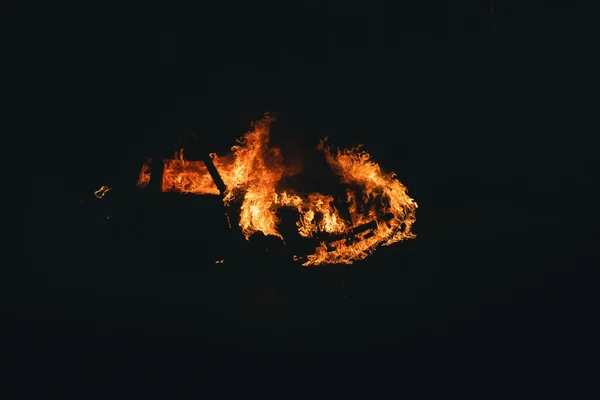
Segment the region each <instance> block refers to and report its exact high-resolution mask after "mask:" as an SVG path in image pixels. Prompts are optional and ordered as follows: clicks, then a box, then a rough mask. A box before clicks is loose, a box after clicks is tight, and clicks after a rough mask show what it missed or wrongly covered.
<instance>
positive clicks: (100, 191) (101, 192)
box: [94, 186, 111, 199]
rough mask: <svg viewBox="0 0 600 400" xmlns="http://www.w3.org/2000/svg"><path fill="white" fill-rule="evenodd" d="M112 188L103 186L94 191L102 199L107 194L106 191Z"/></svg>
mask: <svg viewBox="0 0 600 400" xmlns="http://www.w3.org/2000/svg"><path fill="white" fill-rule="evenodd" d="M110 190H111V189H110V188H109V187H108V186H102V187H101V188H100V189H98V190H96V191H95V192H94V196H96V197H97V198H99V199H101V198H103V197H104V196H105V195H106V193H108V192H110Z"/></svg>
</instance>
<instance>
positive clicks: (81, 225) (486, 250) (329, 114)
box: [1, 1, 598, 398]
mask: <svg viewBox="0 0 600 400" xmlns="http://www.w3.org/2000/svg"><path fill="white" fill-rule="evenodd" d="M395 3H398V2H377V1H376V2H369V3H368V5H367V3H365V2H321V1H304V2H298V3H297V4H296V5H293V6H292V5H288V4H285V5H283V3H281V2H271V3H270V4H260V5H259V4H254V3H253V4H247V5H238V4H233V3H232V4H223V5H219V6H202V7H189V8H187V9H172V8H171V9H148V8H145V9H144V8H142V9H135V10H126V9H103V8H102V7H100V6H99V7H98V8H93V7H89V8H87V7H85V8H81V9H70V8H66V9H64V10H59V9H52V10H48V11H51V12H50V13H48V14H46V13H45V12H44V11H43V10H41V11H38V13H36V16H35V19H33V20H32V21H31V22H30V24H31V26H32V28H33V27H35V29H31V30H29V31H27V30H26V31H25V33H23V34H22V36H23V37H19V39H27V40H24V41H26V42H27V43H28V44H27V45H23V51H24V52H30V53H32V54H34V57H35V58H36V60H35V62H34V64H35V67H34V68H33V70H34V71H35V72H34V73H32V77H31V80H32V82H34V85H35V89H37V90H36V93H39V95H36V96H32V97H34V98H35V101H36V102H37V103H39V105H40V106H41V107H39V108H40V109H41V111H40V112H36V113H33V112H32V114H33V115H31V116H30V118H31V120H35V121H36V122H41V125H42V128H40V131H39V134H35V135H23V145H29V144H30V143H34V146H31V152H30V154H31V157H32V158H35V159H36V160H39V165H33V164H32V165H31V171H30V173H28V174H27V180H31V184H28V188H29V190H30V193H31V195H30V201H29V202H28V203H27V207H26V211H25V213H24V214H23V222H24V225H23V226H24V230H23V235H22V236H23V238H24V240H23V250H22V256H21V257H19V259H20V260H21V261H22V262H20V263H19V267H18V268H17V267H15V268H11V272H15V274H14V275H15V276H14V278H13V277H11V278H10V279H6V280H4V282H7V283H8V285H7V286H8V287H7V288H6V289H4V290H3V295H4V296H3V297H4V298H5V300H3V302H2V304H1V306H2V308H1V310H2V325H3V337H2V342H3V344H2V346H3V350H2V351H3V352H5V354H6V355H5V356H3V357H2V359H3V366H5V367H6V369H7V372H8V374H7V375H5V377H4V378H3V379H5V380H6V382H9V385H8V386H7V388H8V389H7V390H8V393H9V397H8V398H49V396H55V397H57V398H64V397H66V396H69V395H74V396H77V397H85V398H93V397H94V396H96V397H98V398H100V397H102V398H105V397H106V396H105V395H106V394H110V396H111V397H114V396H115V395H116V396H117V397H120V396H121V395H123V396H125V393H128V394H127V395H126V396H128V397H131V395H133V396H135V395H139V396H142V394H143V395H144V396H146V395H147V394H151V393H161V395H160V396H161V397H165V396H166V397H174V396H175V395H178V396H179V395H181V396H183V397H185V396H190V397H192V396H195V397H197V394H198V393H203V392H204V393H207V394H208V393H212V392H209V389H208V386H210V387H211V388H212V387H216V388H220V389H219V390H225V389H226V390H231V389H234V390H236V391H240V392H241V393H246V390H248V389H249V388H250V387H252V388H258V389H260V390H268V389H270V388H272V387H278V388H279V389H277V390H278V393H279V394H280V395H283V396H286V395H287V393H288V392H291V391H293V392H296V391H297V390H299V389H303V388H306V387H307V386H308V385H310V383H318V385H327V384H329V385H332V386H333V387H334V388H335V390H336V391H338V390H339V391H344V390H349V389H350V390H353V388H354V387H355V385H357V384H358V385H360V386H363V387H365V388H366V390H367V393H372V390H373V389H374V388H383V387H385V388H390V389H389V390H394V389H395V390H396V391H401V390H404V389H403V388H404V386H405V383H417V384H418V385H419V386H420V387H421V388H423V389H434V390H442V391H445V390H446V388H447V385H448V384H450V383H453V384H455V385H457V386H459V387H468V388H471V387H474V386H477V387H479V386H481V387H482V388H486V389H487V391H493V392H495V391H496V390H501V389H502V388H506V387H509V388H513V387H517V384H519V385H520V384H528V385H527V386H528V387H531V388H534V389H536V390H542V389H547V388H548V387H552V390H554V387H555V384H556V385H562V386H563V387H566V388H571V389H572V388H573V387H582V386H581V384H585V383H587V384H590V383H591V382H592V381H591V372H590V370H588V363H591V362H593V361H594V357H593V354H594V351H593V350H594V347H595V346H594V345H595V343H594V341H595V338H596V337H597V330H596V329H595V327H594V322H595V321H594V319H595V315H596V313H597V312H596V307H595V302H596V301H597V294H596V288H595V282H596V278H597V277H598V273H597V270H596V268H597V266H598V263H597V250H596V247H595V246H596V243H597V239H598V231H597V225H596V223H597V212H596V211H595V210H594V206H595V205H596V204H597V203H596V201H595V200H594V199H593V198H592V193H593V184H594V183H595V182H596V176H595V175H594V174H593V170H594V164H595V159H594V158H595V153H596V150H595V147H594V146H593V145H592V139H593V135H594V134H596V133H597V132H598V122H597V118H596V117H595V115H594V111H595V109H596V108H597V100H596V99H597V79H596V78H594V74H593V73H592V72H593V71H594V70H595V69H596V68H597V65H594V48H595V47H594V40H593V38H594V37H595V34H596V31H597V28H595V19H597V17H598V10H597V8H592V7H591V6H589V5H587V4H585V3H583V2H577V3H573V4H572V5H569V6H567V5H563V4H561V3H560V2H544V1H537V2H527V4H526V5H521V4H517V3H518V2H508V1H504V2H501V1H497V2H494V5H495V9H494V15H493V18H492V16H491V14H490V12H489V4H488V3H487V2H485V1H456V2H449V3H448V2H428V3H427V4H426V5H425V4H423V5H419V4H420V2H413V3H415V4H411V5H407V4H395ZM400 3H401V2H400ZM73 15H75V16H74V17H73ZM38 21H39V24H38V23H37V22H38ZM34 22H35V23H34ZM32 32H34V33H32ZM17 37H18V35H17ZM265 112H275V113H277V115H278V120H277V122H276V124H275V125H274V128H273V135H272V136H273V142H274V143H275V144H278V145H280V146H281V147H282V148H283V149H284V153H285V155H286V157H288V158H292V159H294V158H307V157H308V159H311V158H310V157H312V155H311V154H312V153H311V151H313V149H314V147H315V146H316V144H317V142H318V140H319V138H321V137H323V136H329V138H330V142H331V143H332V144H333V145H340V146H353V145H356V144H358V143H362V144H363V145H364V146H365V149H366V150H368V151H369V152H370V153H371V154H372V156H373V158H374V159H375V160H376V161H378V162H379V163H380V165H381V166H382V167H383V168H384V169H385V170H387V171H395V172H396V173H397V175H398V177H399V179H400V180H401V181H402V182H403V183H404V184H406V186H407V187H408V188H409V194H410V195H411V196H412V197H414V198H415V200H416V201H417V202H418V204H419V209H418V211H417V223H416V224H415V226H414V231H415V233H416V234H417V235H418V236H417V238H416V239H414V240H411V241H408V242H405V243H401V244H397V245H395V246H391V247H390V248H383V249H379V250H378V251H377V252H375V253H374V254H373V255H372V256H370V257H369V258H367V260H365V261H364V262H359V263H356V264H354V265H352V266H330V267H317V268H310V269H305V268H301V267H298V266H297V265H294V264H292V263H289V262H287V261H282V260H283V259H282V258H281V257H283V255H282V252H283V253H284V254H285V252H286V251H287V250H282V248H281V245H280V244H279V243H276V241H275V242H271V241H268V240H265V241H264V243H263V242H261V240H262V239H260V238H258V239H256V238H255V239H254V240H253V241H251V243H241V242H238V241H236V240H235V238H231V237H230V236H229V233H228V230H227V229H226V227H225V225H224V221H223V217H222V212H223V207H222V205H221V203H220V202H219V200H218V199H212V198H198V197H195V196H177V195H170V194H158V193H151V192H148V193H146V192H140V191H136V190H135V187H134V186H135V181H136V179H137V174H138V172H139V168H140V166H141V163H142V161H143V160H144V159H145V158H146V157H148V156H157V155H169V154H171V153H172V152H173V151H174V150H175V149H177V148H178V146H182V145H183V144H185V143H188V142H189V139H190V138H191V135H195V136H196V138H197V140H196V144H195V146H196V149H197V151H198V152H199V151H204V150H205V149H207V150H208V151H217V152H227V151H228V149H229V147H230V146H231V145H233V144H235V139H236V138H238V137H240V136H241V135H242V134H243V133H244V132H246V131H247V130H248V128H249V124H250V122H251V121H253V120H256V119H258V118H260V117H261V116H262V115H263V114H264V113H265ZM315 154H316V153H315ZM317 156H318V154H317ZM307 179H308V178H307ZM101 185H109V186H111V187H113V191H112V192H110V193H109V194H108V195H107V196H106V198H105V199H102V200H97V199H95V198H94V197H93V194H92V193H93V191H94V190H96V189H97V188H98V187H100V186H101ZM288 217H289V218H292V220H293V216H288ZM286 223H287V222H286ZM267 247H268V248H269V249H270V250H271V254H272V253H275V255H272V256H271V255H270V254H264V249H265V248H267ZM285 255H287V254H285ZM280 256H281V257H280ZM221 257H224V258H225V259H226V263H225V264H217V265H216V264H214V260H215V259H218V258H221ZM229 259H233V260H234V261H233V262H230V263H228V262H227V260H229ZM286 259H287V258H286ZM11 275H12V274H11ZM32 382H35V384H33V383H32ZM157 384H158V387H156V385H157ZM209 384H210V385H209ZM583 386H587V385H583ZM125 388H126V389H125ZM197 390H200V391H199V392H198V391H197ZM210 390H212V389H210ZM386 390H387V389H386ZM44 396H46V397H44Z"/></svg>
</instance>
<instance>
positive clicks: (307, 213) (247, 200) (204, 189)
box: [138, 115, 418, 266]
mask: <svg viewBox="0 0 600 400" xmlns="http://www.w3.org/2000/svg"><path fill="white" fill-rule="evenodd" d="M273 121H274V117H273V116H271V115H266V116H265V118H264V119H262V120H259V121H257V122H255V123H253V124H252V129H251V130H250V131H249V132H247V133H246V134H245V135H244V136H243V137H242V138H240V139H239V140H238V143H239V144H238V145H236V146H233V147H232V154H231V155H230V156H226V157H218V156H217V155H216V154H211V158H212V160H213V163H214V165H215V167H216V168H217V170H218V171H219V174H220V175H221V178H222V179H223V182H224V183H225V185H226V187H227V190H226V191H225V193H224V194H223V201H224V203H225V204H226V205H229V204H230V202H231V201H233V200H241V211H240V219H239V225H240V227H241V229H242V232H243V233H244V236H245V237H246V239H249V238H250V236H251V235H253V234H255V233H257V232H261V233H263V234H265V235H272V236H276V237H279V238H280V239H283V237H282V235H281V233H280V232H279V230H278V225H279V222H280V221H279V218H278V217H277V213H276V210H277V209H278V208H280V207H293V208H295V209H296V210H297V212H298V215H299V219H298V221H297V223H296V225H297V226H298V233H299V235H301V236H303V237H307V238H313V237H315V235H316V234H318V233H326V234H330V235H333V236H334V238H333V239H332V241H331V242H329V243H325V242H322V243H321V244H320V245H319V246H318V247H317V248H316V249H315V251H314V253H313V254H310V255H308V256H305V257H298V256H294V260H297V261H303V263H302V265H304V266H309V265H322V264H340V263H342V264H352V263H353V262H354V261H357V260H362V259H364V258H365V257H367V256H368V255H369V254H370V253H371V252H372V251H373V250H375V249H376V248H377V247H378V246H380V245H384V246H385V245H390V244H392V243H396V242H400V241H403V240H406V239H411V238H414V237H415V234H414V233H412V232H411V228H412V225H413V224H414V222H415V221H416V217H415V212H416V209H417V207H418V206H417V203H416V202H415V201H414V200H413V199H412V198H410V197H409V196H408V194H407V189H406V187H405V186H404V185H403V184H402V183H401V182H400V181H399V180H398V179H397V178H396V175H395V174H394V173H384V172H382V171H381V168H380V166H379V165H378V164H377V163H376V162H374V161H373V160H372V159H371V156H370V155H369V154H368V153H367V152H365V151H362V150H361V147H360V146H359V147H357V148H354V149H345V150H339V149H338V150H337V151H332V150H331V149H330V148H329V147H328V146H327V145H326V140H327V138H325V139H323V140H321V142H320V143H319V145H318V146H317V148H318V149H319V150H320V151H322V152H323V153H324V155H325V158H326V160H327V162H328V163H329V165H330V166H331V167H332V169H333V171H334V172H335V173H337V174H338V175H339V176H340V178H341V182H342V183H343V184H346V185H348V189H347V198H346V204H347V207H348V212H349V215H350V220H349V221H348V220H345V219H344V218H343V217H342V216H341V215H340V213H339V211H338V209H337V208H336V207H335V206H334V204H333V203H334V199H333V197H332V196H330V195H327V194H321V193H311V194H309V195H307V196H301V195H299V194H295V193H288V192H286V191H284V192H282V193H277V191H276V187H277V184H278V183H279V182H280V181H281V179H282V178H283V177H285V176H287V175H289V174H291V173H292V171H289V170H287V169H286V168H285V166H284V164H283V158H282V155H281V152H280V149H278V148H276V147H269V136H270V127H271V124H272V122H273ZM163 162H164V173H163V179H162V191H163V192H167V191H172V192H181V193H193V194H203V195H207V194H212V195H218V194H219V190H218V188H217V187H216V185H215V183H214V181H213V180H212V178H211V176H210V174H209V172H208V169H207V167H206V165H205V164H204V162H202V161H189V160H185V159H184V157H183V150H180V151H179V152H178V153H176V157H175V158H174V159H171V160H164V161H163ZM145 165H146V164H145ZM149 173H150V172H149V167H148V168H146V167H143V168H142V172H141V173H140V178H139V180H138V186H140V187H143V186H145V185H147V183H148V182H149V179H150V175H149ZM142 185H143V186H142Z"/></svg>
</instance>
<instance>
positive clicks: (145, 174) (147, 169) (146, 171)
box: [137, 158, 152, 188]
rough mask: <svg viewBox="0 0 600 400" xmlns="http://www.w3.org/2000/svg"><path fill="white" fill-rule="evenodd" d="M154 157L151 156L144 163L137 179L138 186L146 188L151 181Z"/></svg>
mask: <svg viewBox="0 0 600 400" xmlns="http://www.w3.org/2000/svg"><path fill="white" fill-rule="evenodd" d="M151 165H152V159H151V158H149V159H147V160H146V162H145V163H144V164H142V170H141V171H140V176H139V178H138V181H137V186H139V187H141V188H145V187H146V186H148V184H149V183H150V174H151V173H152V166H151Z"/></svg>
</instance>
